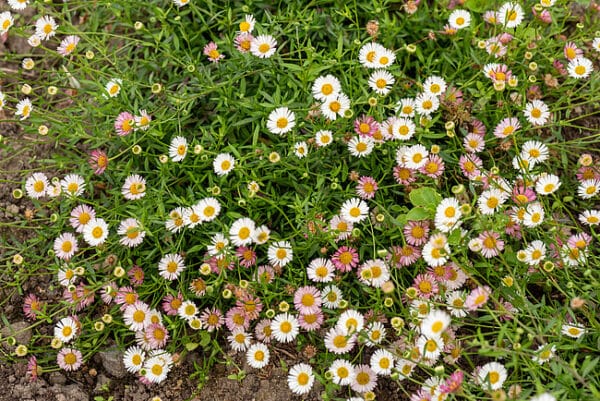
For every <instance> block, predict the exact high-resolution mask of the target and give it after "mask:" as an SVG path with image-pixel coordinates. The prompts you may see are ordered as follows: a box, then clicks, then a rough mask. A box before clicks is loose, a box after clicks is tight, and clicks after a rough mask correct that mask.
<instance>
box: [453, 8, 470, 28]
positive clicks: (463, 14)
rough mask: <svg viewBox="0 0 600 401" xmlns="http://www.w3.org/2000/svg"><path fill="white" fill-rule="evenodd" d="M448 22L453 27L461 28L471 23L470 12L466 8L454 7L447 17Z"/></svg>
mask: <svg viewBox="0 0 600 401" xmlns="http://www.w3.org/2000/svg"><path fill="white" fill-rule="evenodd" d="M448 24H449V25H450V27H452V28H454V29H463V28H466V27H468V26H469V25H471V14H470V13H469V12H468V11H467V10H460V9H456V10H454V11H452V13H451V14H450V16H449V17H448Z"/></svg>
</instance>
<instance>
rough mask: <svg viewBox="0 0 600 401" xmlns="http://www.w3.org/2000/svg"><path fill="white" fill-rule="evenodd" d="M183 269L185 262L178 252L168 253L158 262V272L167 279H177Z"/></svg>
mask: <svg viewBox="0 0 600 401" xmlns="http://www.w3.org/2000/svg"><path fill="white" fill-rule="evenodd" d="M183 270H185V263H184V262H183V258H182V257H181V255H179V254H178V253H168V254H166V255H165V256H163V257H162V258H161V259H160V262H158V274H160V276H161V277H163V278H164V279H166V280H169V281H173V280H175V279H177V278H178V277H179V275H180V274H181V272H182V271H183Z"/></svg>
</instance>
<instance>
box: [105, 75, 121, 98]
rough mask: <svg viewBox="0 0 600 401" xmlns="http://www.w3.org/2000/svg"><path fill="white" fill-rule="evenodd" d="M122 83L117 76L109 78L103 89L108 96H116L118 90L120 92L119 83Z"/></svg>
mask: <svg viewBox="0 0 600 401" xmlns="http://www.w3.org/2000/svg"><path fill="white" fill-rule="evenodd" d="M122 83H123V81H122V80H121V79H118V78H115V79H111V80H110V81H108V82H107V83H106V86H105V87H104V89H105V90H106V92H107V93H108V96H109V97H115V96H117V95H118V94H119V92H121V84H122Z"/></svg>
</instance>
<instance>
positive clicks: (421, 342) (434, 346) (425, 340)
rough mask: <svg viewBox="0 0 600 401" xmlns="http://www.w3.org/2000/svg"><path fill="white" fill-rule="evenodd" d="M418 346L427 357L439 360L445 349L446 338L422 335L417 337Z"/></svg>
mask: <svg viewBox="0 0 600 401" xmlns="http://www.w3.org/2000/svg"><path fill="white" fill-rule="evenodd" d="M416 347H417V349H418V350H419V352H421V354H422V355H423V356H424V357H425V358H427V359H430V360H432V361H437V359H438V358H439V357H440V355H441V354H442V350H443V349H444V340H443V339H442V337H425V336H423V335H422V336H420V337H419V338H418V339H417V343H416Z"/></svg>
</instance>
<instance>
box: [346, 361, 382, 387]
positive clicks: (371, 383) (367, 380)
mask: <svg viewBox="0 0 600 401" xmlns="http://www.w3.org/2000/svg"><path fill="white" fill-rule="evenodd" d="M376 386H377V375H376V374H375V372H374V371H373V369H371V367H370V366H369V365H357V366H356V367H355V368H354V380H353V381H352V383H350V388H351V389H352V390H354V391H356V392H357V393H365V392H367V391H372V390H373V389H374V388H375V387H376Z"/></svg>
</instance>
